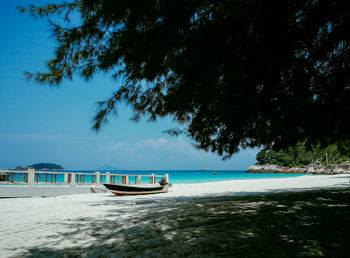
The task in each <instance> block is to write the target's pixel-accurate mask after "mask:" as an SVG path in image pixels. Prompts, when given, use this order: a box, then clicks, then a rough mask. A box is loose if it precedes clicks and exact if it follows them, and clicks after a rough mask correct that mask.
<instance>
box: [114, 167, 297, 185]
mask: <svg viewBox="0 0 350 258" xmlns="http://www.w3.org/2000/svg"><path fill="white" fill-rule="evenodd" d="M245 171H246V170H172V171H168V170H163V171H159V170H157V171H148V170H147V171H145V170H134V171H129V172H127V173H129V174H130V173H135V174H143V173H144V174H152V173H154V174H156V175H163V174H169V181H170V182H171V183H175V184H176V183H177V184H179V183H181V184H184V183H185V184H191V183H205V182H218V181H227V180H241V179H259V178H260V179H263V178H283V177H296V176H301V175H303V174H261V173H245ZM115 172H116V173H117V171H115ZM118 173H120V172H118ZM127 173H126V174H127Z"/></svg>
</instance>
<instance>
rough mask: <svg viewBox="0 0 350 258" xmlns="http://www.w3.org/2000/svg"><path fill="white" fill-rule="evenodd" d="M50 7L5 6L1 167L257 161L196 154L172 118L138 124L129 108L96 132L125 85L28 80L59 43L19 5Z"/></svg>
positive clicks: (1, 11)
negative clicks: (101, 113) (100, 116)
mask: <svg viewBox="0 0 350 258" xmlns="http://www.w3.org/2000/svg"><path fill="white" fill-rule="evenodd" d="M43 2H44V1H34V0H33V1H28V0H22V1H20V0H11V1H1V3H0V5H1V8H0V24H1V27H0V34H1V40H0V119H1V120H0V121H1V122H0V146H1V148H0V168H3V169H4V168H11V167H15V166H18V165H29V164H33V163H37V162H53V163H57V164H60V165H62V166H63V167H64V168H66V169H96V168H99V167H101V166H104V165H110V166H114V167H117V168H120V169H168V170H172V169H174V170H175V169H176V170H177V169H201V168H209V169H246V168H248V167H249V166H250V165H251V164H253V163H254V162H255V155H256V153H257V150H256V149H254V150H244V151H241V152H239V153H237V154H236V155H234V156H233V157H232V158H230V159H228V160H226V161H222V160H221V158H220V157H219V156H217V155H216V154H213V153H206V152H204V151H200V150H197V149H195V148H194V147H193V146H192V143H191V139H189V138H185V137H171V136H169V135H167V134H164V133H162V131H164V130H166V129H170V128H173V127H175V126H177V124H176V123H174V122H172V120H171V118H167V119H163V120H158V121H157V122H152V123H151V122H147V121H141V122H139V123H135V122H131V121H129V117H130V110H129V109H128V107H126V106H120V109H119V116H118V117H117V118H116V119H112V120H111V123H110V124H109V125H107V126H106V127H104V128H102V130H101V132H100V133H98V134H96V133H94V132H92V131H91V118H92V117H93V115H94V112H95V109H96V104H95V103H96V101H98V100H103V99H105V98H107V97H109V95H110V93H111V92H112V90H114V89H116V88H117V87H118V85H117V84H116V83H115V82H113V80H112V79H111V78H110V77H109V76H104V75H99V76H97V77H95V78H94V79H93V80H92V81H89V82H85V81H83V80H81V79H80V78H74V80H73V81H65V82H64V83H63V84H62V85H61V87H60V88H50V87H47V86H42V85H37V84H35V83H33V82H30V81H26V80H25V79H24V71H30V72H36V71H44V70H45V61H46V60H48V59H49V58H50V57H52V53H53V49H54V46H55V42H54V41H53V40H52V39H50V33H49V26H48V23H47V22H46V20H44V19H38V20H34V19H33V18H32V17H30V16H29V15H28V14H26V13H24V14H23V13H20V12H19V11H18V10H17V9H16V6H19V5H20V6H26V5H27V4H28V3H35V4H37V3H43Z"/></svg>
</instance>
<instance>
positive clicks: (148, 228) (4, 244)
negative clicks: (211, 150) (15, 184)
mask: <svg viewBox="0 0 350 258" xmlns="http://www.w3.org/2000/svg"><path fill="white" fill-rule="evenodd" d="M349 179H350V175H332V176H325V175H322V176H300V177H292V178H278V179H256V180H255V179H250V180H233V181H223V182H215V183H200V184H177V185H174V186H173V187H172V188H170V191H169V193H166V194H159V195H147V196H125V197H116V196H114V195H113V194H111V193H94V194H92V193H89V194H77V195H66V196H58V197H47V198H14V199H0V209H1V210H0V216H1V223H0V257H21V256H24V255H27V256H36V257H46V256H64V255H78V256H80V255H82V256H102V257H104V256H113V255H114V256H116V257H132V256H135V255H140V256H148V257H157V256H163V255H167V256H178V255H181V256H183V255H185V256H192V255H193V253H192V254H191V253H187V252H188V251H186V250H182V248H181V244H180V245H179V246H177V245H176V246H173V245H174V243H183V242H186V241H191V239H195V241H198V242H193V245H194V246H195V247H196V246H197V247H196V248H199V249H198V252H199V253H198V252H197V251H195V253H196V254H200V250H205V248H209V247H208V243H207V242H206V241H207V240H205V238H203V237H204V235H209V236H211V235H213V236H214V235H215V234H219V235H220V233H219V232H217V231H216V230H214V229H213V230H214V233H215V232H216V233H215V234H214V233H210V232H211V231H208V230H209V229H208V227H209V228H210V227H211V224H212V223H213V222H211V221H209V222H208V221H206V222H202V224H203V223H204V224H205V225H206V226H205V225H202V224H201V225H200V226H198V225H197V224H198V223H199V222H198V221H200V219H201V218H202V216H204V217H205V218H208V212H211V213H210V214H217V215H218V216H220V212H221V213H225V214H226V215H227V214H231V215H232V214H234V213H236V212H238V211H237V209H238V210H240V209H243V210H244V209H245V210H247V209H248V213H249V210H252V209H253V210H254V209H257V207H259V205H261V203H264V202H263V201H255V202H253V204H252V203H250V204H249V205H248V206H249V207H250V206H251V207H250V208H249V207H248V206H244V205H243V206H244V207H245V208H242V207H243V206H240V207H241V208H237V207H236V210H235V209H234V205H233V204H234V203H235V202H232V199H230V198H233V197H232V196H236V197H235V198H238V197H237V196H241V195H246V194H253V196H254V194H256V193H275V192H286V191H287V192H290V191H302V190H306V189H308V190H312V189H335V188H345V189H348V188H349ZM0 187H1V186H0ZM250 196H251V195H250ZM215 198H216V199H215ZM218 198H219V199H218ZM220 198H226V199H224V200H225V204H224V202H221V201H219V202H220V203H221V204H220V205H221V206H220V205H219V206H218V207H219V208H218V207H217V208H215V207H214V206H215V205H214V203H215V202H218V200H222V199H220ZM227 198H228V199H227ZM242 198H243V197H242ZM227 202H228V203H231V204H230V205H227ZM244 203H245V202H244ZM254 203H255V204H254ZM265 204H266V203H264V205H265ZM213 205H214V206H213ZM282 206H283V205H282ZM294 206H295V205H294ZM220 207H222V208H220ZM247 207H248V208H247ZM227 209H229V210H227ZM220 210H221V211H220ZM186 214H187V215H186ZM226 215H225V216H226ZM231 215H230V216H231ZM227 216H228V215H227ZM227 216H226V217H223V218H222V221H223V223H225V222H224V221H227V220H229V219H228V218H231V217H227ZM186 218H187V219H189V220H190V221H187V219H186ZM184 219H185V222H184V221H182V220H184ZM197 220H198V221H197ZM180 222H181V223H185V225H187V226H185V228H186V229H184V228H183V227H184V226H183V224H181V225H182V226H180V227H179V223H180ZM186 223H187V224H186ZM215 223H217V222H215ZM215 223H214V224H215ZM218 225H221V226H222V227H224V228H225V227H227V225H224V224H222V223H221V224H220V223H218ZM204 231H205V232H204ZM232 234H233V233H232ZM234 234H237V232H235V233H234ZM242 234H243V235H245V234H247V236H246V237H249V236H250V234H252V235H251V236H254V232H244V233H242ZM217 237H218V239H220V237H222V239H226V238H227V236H221V235H220V236H217ZM240 237H241V235H240ZM231 238H232V236H231ZM223 241H224V240H223ZM190 243H191V242H188V243H187V244H188V245H190ZM198 243H200V244H198ZM230 243H231V242H230ZM230 243H229V244H227V243H226V245H225V246H223V247H222V248H223V249H222V250H225V248H228V247H230V246H231V245H230ZM202 244H203V246H202ZM209 246H210V244H209ZM189 247H191V248H193V246H191V245H190V246H189ZM164 248H167V249H166V250H168V251H165V250H163V249H164ZM171 248H174V250H176V251H174V250H172V249H171ZM203 248H204V249H203ZM213 248H214V249H216V248H217V246H213ZM235 248H236V247H235ZM234 250H236V249H234ZM214 254H215V253H214ZM316 254H317V253H316ZM221 255H224V256H225V253H221ZM228 255H229V254H228Z"/></svg>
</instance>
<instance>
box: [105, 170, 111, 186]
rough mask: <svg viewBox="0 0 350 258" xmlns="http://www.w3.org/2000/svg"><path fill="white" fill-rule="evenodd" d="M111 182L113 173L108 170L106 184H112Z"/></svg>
mask: <svg viewBox="0 0 350 258" xmlns="http://www.w3.org/2000/svg"><path fill="white" fill-rule="evenodd" d="M110 183H111V173H110V172H106V184H110Z"/></svg>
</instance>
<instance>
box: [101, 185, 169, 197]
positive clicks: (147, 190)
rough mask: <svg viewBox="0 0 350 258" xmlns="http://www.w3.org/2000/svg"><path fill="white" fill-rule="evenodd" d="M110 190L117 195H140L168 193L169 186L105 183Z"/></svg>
mask: <svg viewBox="0 0 350 258" xmlns="http://www.w3.org/2000/svg"><path fill="white" fill-rule="evenodd" d="M103 185H104V186H105V187H106V188H107V189H108V190H109V191H111V192H112V193H113V194H115V195H140V194H157V193H167V192H168V189H169V186H168V185H164V186H152V187H144V186H138V185H123V184H103Z"/></svg>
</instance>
